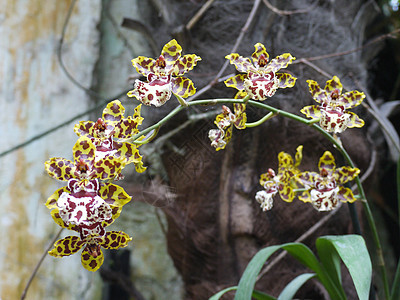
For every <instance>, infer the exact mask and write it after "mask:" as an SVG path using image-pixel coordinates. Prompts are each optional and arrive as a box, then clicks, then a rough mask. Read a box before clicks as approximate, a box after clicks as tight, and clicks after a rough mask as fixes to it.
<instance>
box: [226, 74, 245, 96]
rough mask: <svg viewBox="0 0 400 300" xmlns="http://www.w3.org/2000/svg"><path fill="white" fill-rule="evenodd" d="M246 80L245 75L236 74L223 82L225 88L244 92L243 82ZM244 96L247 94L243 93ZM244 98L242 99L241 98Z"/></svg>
mask: <svg viewBox="0 0 400 300" xmlns="http://www.w3.org/2000/svg"><path fill="white" fill-rule="evenodd" d="M246 78H247V74H237V75H235V76H233V77H231V78H228V79H227V80H225V81H224V83H225V85H226V86H227V87H233V88H235V89H238V90H239V91H240V90H244V80H245V79H246ZM244 93H245V94H246V95H247V93H246V92H244ZM243 98H244V97H243Z"/></svg>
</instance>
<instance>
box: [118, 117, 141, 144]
mask: <svg viewBox="0 0 400 300" xmlns="http://www.w3.org/2000/svg"><path fill="white" fill-rule="evenodd" d="M141 122H142V118H134V119H132V118H131V117H128V118H125V119H123V120H122V121H121V122H120V123H119V124H118V126H117V127H116V128H115V132H114V137H115V138H118V139H124V138H129V137H131V136H133V135H135V134H137V133H139V129H138V128H137V127H138V126H139V125H140V123H141Z"/></svg>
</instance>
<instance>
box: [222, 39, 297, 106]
mask: <svg viewBox="0 0 400 300" xmlns="http://www.w3.org/2000/svg"><path fill="white" fill-rule="evenodd" d="M254 47H255V51H254V53H253V54H252V55H251V58H252V61H253V62H252V61H251V60H250V58H248V57H246V58H245V57H243V56H241V55H239V54H238V53H231V54H229V55H227V56H225V58H226V59H229V61H230V63H231V64H233V65H235V67H236V69H237V70H238V71H239V72H241V73H243V74H238V75H235V76H233V77H231V78H229V79H227V80H225V85H226V86H227V87H234V88H236V89H238V90H239V91H241V90H245V91H246V93H247V94H248V95H249V96H250V98H251V99H254V100H260V101H262V100H265V99H267V98H268V97H272V96H273V95H274V94H275V92H276V90H277V89H278V88H288V87H293V86H294V84H295V83H296V79H297V78H295V77H293V76H292V75H290V74H288V73H277V72H278V71H279V70H280V69H282V68H286V67H287V66H288V65H289V64H291V63H292V61H293V60H295V57H293V56H292V55H291V54H290V53H284V54H281V55H279V56H277V57H276V58H274V59H272V60H271V61H268V60H269V54H268V53H267V51H266V49H265V46H264V45H263V44H261V43H257V44H255V45H254Z"/></svg>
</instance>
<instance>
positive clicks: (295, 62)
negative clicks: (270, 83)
mask: <svg viewBox="0 0 400 300" xmlns="http://www.w3.org/2000/svg"><path fill="white" fill-rule="evenodd" d="M263 1H266V0H263ZM397 33H400V29H396V30H393V31H391V32H389V33H386V34H383V35H380V36H378V37H376V38H374V39H372V40H371V41H369V42H367V43H365V44H364V45H361V46H359V47H357V48H354V49H350V50H347V51H342V52H335V53H330V54H325V55H319V56H313V57H308V58H301V59H299V60H297V61H294V62H293V64H298V63H304V61H308V62H310V61H315V60H321V59H325V58H332V57H337V56H343V55H348V54H351V53H353V52H357V51H360V50H362V49H364V48H366V47H368V46H371V45H372V44H375V43H377V42H380V41H382V40H385V39H387V38H395V36H394V35H395V34H397Z"/></svg>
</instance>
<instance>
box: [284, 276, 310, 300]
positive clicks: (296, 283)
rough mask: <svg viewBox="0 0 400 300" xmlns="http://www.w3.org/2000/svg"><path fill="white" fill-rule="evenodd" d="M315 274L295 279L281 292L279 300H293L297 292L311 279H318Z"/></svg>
mask: <svg viewBox="0 0 400 300" xmlns="http://www.w3.org/2000/svg"><path fill="white" fill-rule="evenodd" d="M316 276H317V274H315V273H304V274H301V275H299V276H297V277H296V278H295V279H293V280H292V281H291V282H290V283H289V284H288V285H287V286H286V287H285V288H284V289H283V291H282V292H281V294H280V295H279V297H278V300H288V299H293V297H294V295H295V294H296V293H297V291H298V290H299V289H300V288H301V287H302V286H303V284H305V283H306V282H307V281H308V280H309V279H311V278H313V277H316Z"/></svg>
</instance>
